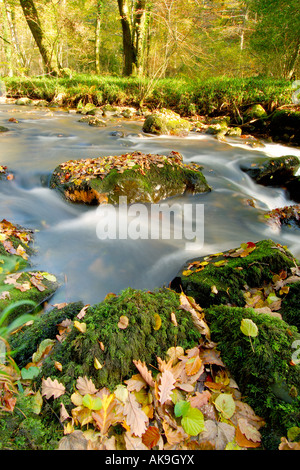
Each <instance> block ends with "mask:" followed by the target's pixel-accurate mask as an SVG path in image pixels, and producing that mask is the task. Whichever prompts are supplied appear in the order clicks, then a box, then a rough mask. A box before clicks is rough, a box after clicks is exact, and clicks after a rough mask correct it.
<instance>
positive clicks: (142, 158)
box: [50, 152, 211, 204]
mask: <svg viewBox="0 0 300 470" xmlns="http://www.w3.org/2000/svg"><path fill="white" fill-rule="evenodd" d="M50 187H51V188H56V189H58V190H59V191H61V192H62V193H63V194H64V196H65V197H66V199H68V200H69V201H72V202H79V203H86V204H101V203H112V204H118V203H119V197H121V196H124V197H125V196H126V197H127V202H128V203H134V202H144V203H147V202H148V203H157V202H159V201H161V200H163V199H166V198H168V197H171V196H176V195H182V194H184V193H185V192H189V193H192V194H196V193H202V192H207V191H210V190H211V188H210V187H209V186H208V184H207V182H206V179H205V177H204V176H203V174H202V172H201V171H200V167H199V165H196V164H190V165H185V164H183V161H182V156H181V155H180V154H179V153H178V152H171V153H170V154H169V155H168V156H164V155H150V154H148V155H144V154H142V153H141V152H134V153H129V154H125V155H121V156H109V157H99V158H93V159H85V160H78V161H74V160H70V161H68V162H66V163H62V164H60V165H59V166H58V167H57V168H56V169H55V170H54V172H53V174H52V177H51V180H50Z"/></svg>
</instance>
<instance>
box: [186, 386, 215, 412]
mask: <svg viewBox="0 0 300 470" xmlns="http://www.w3.org/2000/svg"><path fill="white" fill-rule="evenodd" d="M210 397H211V393H210V392H209V391H208V390H204V391H203V392H201V393H199V392H196V393H195V395H194V396H192V397H190V398H189V402H190V404H191V406H192V407H193V408H198V409H200V408H201V407H202V406H204V405H206V404H207V403H208V402H209V399H210Z"/></svg>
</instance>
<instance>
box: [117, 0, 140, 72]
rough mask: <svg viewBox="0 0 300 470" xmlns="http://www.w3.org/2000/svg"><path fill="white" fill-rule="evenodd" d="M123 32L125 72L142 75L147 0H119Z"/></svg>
mask: <svg viewBox="0 0 300 470" xmlns="http://www.w3.org/2000/svg"><path fill="white" fill-rule="evenodd" d="M118 5H119V12H120V16H121V25H122V33H123V55H124V68H123V74H124V75H126V76H130V75H133V74H134V75H139V76H140V75H142V74H143V66H144V50H145V33H146V21H145V19H146V0H136V1H135V2H134V6H133V7H131V6H130V1H129V0H118Z"/></svg>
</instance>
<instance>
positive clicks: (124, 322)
mask: <svg viewBox="0 0 300 470" xmlns="http://www.w3.org/2000/svg"><path fill="white" fill-rule="evenodd" d="M128 325H129V318H128V317H126V315H121V317H120V318H119V323H118V327H119V328H120V329H121V330H125V329H126V328H127V326H128Z"/></svg>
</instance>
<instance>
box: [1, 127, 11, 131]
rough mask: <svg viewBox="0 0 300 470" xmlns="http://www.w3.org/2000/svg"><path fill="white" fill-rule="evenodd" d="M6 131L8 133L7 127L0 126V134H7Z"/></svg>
mask: <svg viewBox="0 0 300 470" xmlns="http://www.w3.org/2000/svg"><path fill="white" fill-rule="evenodd" d="M7 131H9V129H8V128H7V127H4V126H0V132H7Z"/></svg>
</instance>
